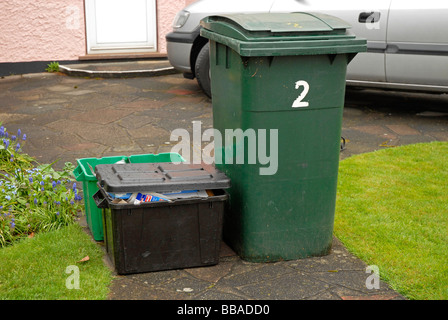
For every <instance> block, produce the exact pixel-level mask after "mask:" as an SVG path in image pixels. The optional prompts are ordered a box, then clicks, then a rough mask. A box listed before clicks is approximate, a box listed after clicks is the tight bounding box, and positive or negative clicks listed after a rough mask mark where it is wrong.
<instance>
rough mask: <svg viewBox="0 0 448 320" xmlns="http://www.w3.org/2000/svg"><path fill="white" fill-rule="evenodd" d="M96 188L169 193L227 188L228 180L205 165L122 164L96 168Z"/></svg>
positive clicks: (165, 163) (112, 190) (123, 191)
mask: <svg viewBox="0 0 448 320" xmlns="http://www.w3.org/2000/svg"><path fill="white" fill-rule="evenodd" d="M95 174H96V177H97V180H98V183H99V185H100V186H101V187H102V188H103V189H104V190H105V191H107V192H115V193H125V192H151V191H152V192H169V191H182V190H206V189H227V188H229V187H230V179H229V178H228V177H227V176H226V175H225V174H224V173H222V172H221V171H219V170H217V169H216V168H215V167H214V166H211V165H207V164H186V163H179V164H174V163H170V162H160V163H125V164H100V165H97V166H96V167H95Z"/></svg>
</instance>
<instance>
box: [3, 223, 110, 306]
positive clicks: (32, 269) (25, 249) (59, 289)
mask: <svg viewBox="0 0 448 320" xmlns="http://www.w3.org/2000/svg"><path fill="white" fill-rule="evenodd" d="M103 255H104V254H103V251H102V250H101V248H100V247H99V245H98V244H96V243H94V242H93V241H92V240H91V239H90V237H89V236H88V235H87V233H85V232H84V231H83V230H82V227H81V226H79V225H78V224H73V225H70V226H67V227H63V228H62V229H59V230H55V231H50V232H47V233H41V234H38V235H36V236H35V237H33V238H27V239H24V240H22V241H20V242H19V243H16V244H14V245H13V246H9V247H6V248H3V249H0V300H1V299H4V300H84V299H85V300H98V299H106V297H107V294H108V286H109V284H110V281H111V279H112V273H111V272H110V270H109V268H107V267H106V266H105V264H104V263H103ZM86 256H88V257H89V260H88V261H84V262H79V261H80V260H82V259H83V258H85V257H86ZM76 267H77V269H78V270H79V273H77V275H79V277H77V279H78V280H79V281H77V280H76V278H75V277H76V273H75V270H76ZM76 283H78V284H79V289H77V288H76V287H75V284H76ZM70 288H71V289H70Z"/></svg>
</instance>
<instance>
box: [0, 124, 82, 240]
mask: <svg viewBox="0 0 448 320" xmlns="http://www.w3.org/2000/svg"><path fill="white" fill-rule="evenodd" d="M0 137H1V139H2V141H1V142H2V143H1V144H0V247H4V246H6V245H9V244H12V243H13V242H14V241H16V240H17V239H20V238H22V237H24V236H32V235H33V234H34V233H36V232H42V231H50V230H55V229H59V228H61V227H63V226H66V225H69V224H71V223H73V222H74V221H75V220H76V217H77V215H78V213H79V212H80V211H82V208H83V205H82V202H81V201H80V200H81V199H82V197H81V196H80V195H79V194H78V190H77V188H76V182H74V179H73V176H72V172H73V169H74V166H73V164H71V163H70V162H67V163H65V166H64V168H63V170H62V171H56V170H54V169H53V168H52V165H53V164H54V162H53V163H51V164H38V163H37V162H36V160H35V159H34V158H32V157H30V156H29V155H27V154H25V153H22V152H21V148H22V146H21V143H22V144H23V143H24V142H25V141H26V139H27V137H26V135H25V134H23V135H22V133H21V131H20V129H19V130H18V132H17V135H11V134H10V133H8V132H7V131H6V129H5V128H4V127H3V126H1V127H0Z"/></svg>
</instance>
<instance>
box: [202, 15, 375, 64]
mask: <svg viewBox="0 0 448 320" xmlns="http://www.w3.org/2000/svg"><path fill="white" fill-rule="evenodd" d="M201 27H202V28H201V31H200V33H201V36H203V37H205V38H208V39H210V40H213V41H216V42H219V43H222V44H224V45H226V46H228V47H230V48H232V49H233V50H235V51H236V52H237V53H238V54H239V55H241V56H284V55H309V54H340V53H357V52H362V51H366V50H367V41H366V40H365V39H361V38H358V37H356V36H355V35H353V34H351V33H349V32H348V31H347V30H348V29H350V28H351V26H350V25H349V24H348V23H347V22H345V21H343V20H341V19H339V18H337V17H334V16H331V15H327V14H323V13H309V12H293V13H256V14H252V13H249V14H223V15H213V16H208V17H206V18H204V19H202V20H201Z"/></svg>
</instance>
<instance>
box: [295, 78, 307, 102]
mask: <svg viewBox="0 0 448 320" xmlns="http://www.w3.org/2000/svg"><path fill="white" fill-rule="evenodd" d="M295 87H296V89H299V88H300V87H303V91H302V93H301V94H300V95H299V96H298V97H297V99H296V100H294V102H293V103H292V107H293V108H301V107H308V105H309V104H308V102H306V101H302V100H303V99H304V98H305V96H306V95H307V94H308V91H309V90H310V85H309V84H308V82H306V81H304V80H299V81H297V82H296V86H295Z"/></svg>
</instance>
